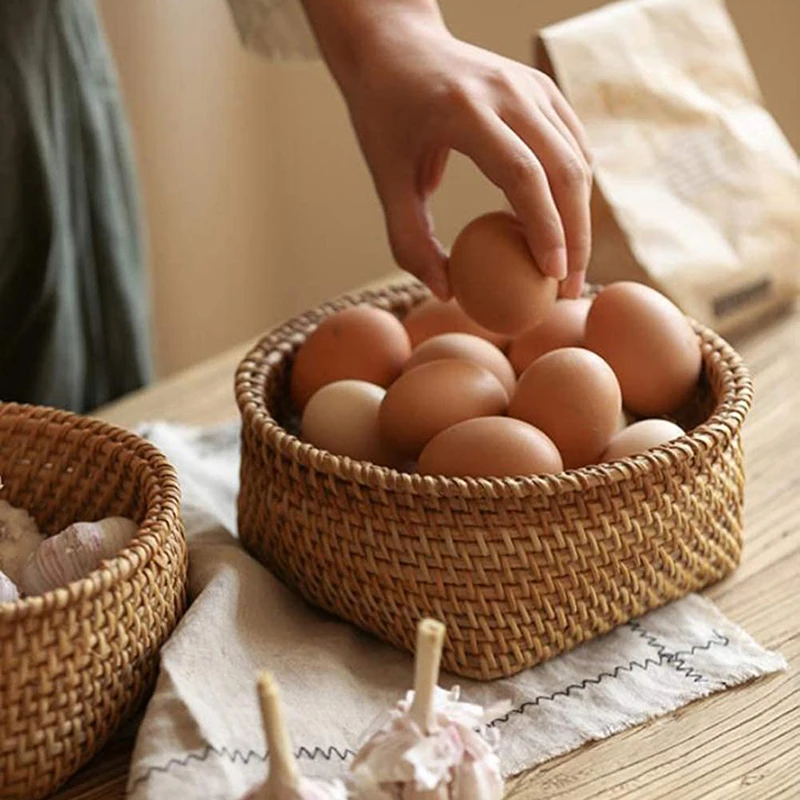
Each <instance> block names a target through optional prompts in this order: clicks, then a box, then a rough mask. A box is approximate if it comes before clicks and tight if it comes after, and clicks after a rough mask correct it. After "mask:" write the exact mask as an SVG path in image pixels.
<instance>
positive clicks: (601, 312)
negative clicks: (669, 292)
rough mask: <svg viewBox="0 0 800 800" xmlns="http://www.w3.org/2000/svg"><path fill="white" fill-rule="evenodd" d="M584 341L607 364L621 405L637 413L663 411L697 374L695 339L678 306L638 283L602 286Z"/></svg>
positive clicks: (679, 399)
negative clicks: (620, 395) (611, 369)
mask: <svg viewBox="0 0 800 800" xmlns="http://www.w3.org/2000/svg"><path fill="white" fill-rule="evenodd" d="M585 345H586V347H588V348H589V349H590V350H593V351H594V352H595V353H598V354H599V355H601V356H602V357H603V358H604V359H605V360H606V361H607V362H608V363H609V364H610V365H611V367H612V368H613V370H614V372H615V373H616V375H617V378H618V379H619V383H620V386H621V387H622V397H623V400H624V402H625V406H626V407H627V408H629V409H630V410H631V411H633V412H635V413H636V414H639V415H641V416H652V417H655V416H660V415H663V414H669V413H671V412H673V411H675V410H676V409H677V408H680V406H681V405H682V404H683V403H684V402H686V401H687V400H688V399H689V398H690V396H691V394H692V392H693V391H694V389H695V387H696V386H697V382H698V379H699V378H700V371H701V368H702V355H701V351H700V342H699V340H698V338H697V336H696V335H695V333H694V331H693V330H692V327H691V325H690V324H689V321H688V320H687V319H686V317H685V316H684V315H683V313H682V312H681V311H680V309H679V308H678V307H677V306H676V305H674V304H673V303H672V302H671V301H670V300H668V299H667V298H666V297H664V295H662V294H660V293H659V292H657V291H655V289H651V288H650V287H649V286H644V285H643V284H640V283H632V282H629V281H622V282H620V283H613V284H611V285H609V286H607V287H606V288H605V289H603V290H602V291H601V292H600V294H599V295H598V296H597V297H596V298H595V300H594V302H593V303H592V307H591V309H590V310H589V316H588V317H587V320H586V340H585Z"/></svg>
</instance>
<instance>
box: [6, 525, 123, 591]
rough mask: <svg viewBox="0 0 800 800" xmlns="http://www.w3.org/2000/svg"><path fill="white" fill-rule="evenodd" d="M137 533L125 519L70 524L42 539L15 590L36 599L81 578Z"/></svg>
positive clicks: (113, 554) (121, 547) (111, 555)
mask: <svg viewBox="0 0 800 800" xmlns="http://www.w3.org/2000/svg"><path fill="white" fill-rule="evenodd" d="M138 529H139V528H138V526H137V525H136V523H135V522H133V521H132V520H130V519H126V518H125V517H107V518H106V519H102V520H99V521H98V522H74V523H73V524H72V525H69V526H67V527H66V528H64V530H63V531H61V532H60V533H57V534H56V535H55V536H51V537H49V538H48V539H45V540H44V541H43V542H42V543H41V544H40V545H39V547H38V548H37V549H36V550H35V551H34V552H33V553H32V554H31V555H30V557H29V558H28V560H27V561H26V563H25V565H24V567H23V569H22V574H21V576H20V580H19V588H20V589H21V590H22V592H23V593H24V594H26V595H38V594H44V593H45V592H48V591H50V590H51V589H56V588H57V587H59V586H66V585H67V584H68V583H71V582H72V581H75V580H79V579H80V578H85V577H86V576H87V575H88V574H89V573H90V572H91V571H92V570H94V569H96V568H97V567H98V566H99V565H100V562H101V561H103V560H104V559H107V558H112V557H113V556H115V555H117V553H119V552H120V551H121V550H122V549H123V548H124V547H125V546H126V545H127V544H128V542H130V540H131V539H132V538H133V537H134V536H135V535H136V532H137V531H138Z"/></svg>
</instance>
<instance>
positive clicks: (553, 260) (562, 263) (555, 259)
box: [542, 247, 567, 281]
mask: <svg viewBox="0 0 800 800" xmlns="http://www.w3.org/2000/svg"><path fill="white" fill-rule="evenodd" d="M542 272H543V273H544V274H545V275H549V276H550V277H551V278H555V279H556V280H557V281H563V280H564V278H566V277H567V251H566V248H564V247H558V248H556V249H555V250H551V251H550V252H549V253H548V254H547V256H545V259H544V264H543V265H542Z"/></svg>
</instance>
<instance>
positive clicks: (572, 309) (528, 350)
mask: <svg viewBox="0 0 800 800" xmlns="http://www.w3.org/2000/svg"><path fill="white" fill-rule="evenodd" d="M591 305H592V301H591V300H589V299H588V298H584V297H582V298H580V299H579V300H558V301H557V302H556V304H555V306H553V310H552V311H550V313H549V314H548V315H547V316H546V317H545V318H544V319H543V320H542V321H541V322H540V323H539V324H538V325H534V326H533V327H532V328H530V329H529V330H527V331H525V333H522V334H520V335H519V336H518V337H517V338H516V339H514V340H513V341H512V342H511V346H510V347H509V349H508V358H509V361H511V364H512V365H513V367H514V369H515V370H516V373H517V375H522V373H523V372H525V370H526V369H527V368H528V366H529V365H530V364H532V363H533V362H534V361H536V359H537V358H539V356H543V355H544V354H545V353H549V352H550V351H551V350H558V349H559V348H560V347H582V346H583V335H584V331H585V329H586V316H587V315H588V313H589V308H590V307H591Z"/></svg>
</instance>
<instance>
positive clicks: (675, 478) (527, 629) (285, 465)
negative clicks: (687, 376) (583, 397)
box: [236, 282, 752, 680]
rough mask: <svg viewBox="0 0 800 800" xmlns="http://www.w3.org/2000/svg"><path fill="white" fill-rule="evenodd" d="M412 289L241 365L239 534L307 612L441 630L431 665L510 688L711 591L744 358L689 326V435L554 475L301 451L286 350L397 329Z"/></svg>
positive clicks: (737, 463)
mask: <svg viewBox="0 0 800 800" xmlns="http://www.w3.org/2000/svg"><path fill="white" fill-rule="evenodd" d="M426 296H427V292H426V290H425V289H424V288H423V287H421V286H420V285H419V284H418V283H416V282H413V283H406V284H400V285H397V286H393V287H390V288H388V289H386V290H382V291H368V292H365V293H362V294H359V295H350V296H345V297H343V298H341V299H339V300H337V301H334V302H330V303H327V304H324V305H322V306H320V307H319V308H317V309H315V310H312V311H310V312H308V313H306V314H304V315H302V316H300V317H297V318H295V319H293V320H291V321H289V322H287V323H286V324H284V325H282V326H281V327H279V328H277V329H275V330H273V331H271V332H270V333H268V334H267V335H266V336H264V337H263V338H262V339H261V341H259V342H258V343H257V344H256V345H255V346H254V347H253V348H252V349H251V350H250V352H249V353H248V354H247V356H246V357H245V358H244V360H243V361H242V362H241V364H240V365H239V368H238V370H237V375H236V396H237V401H238V405H239V410H240V413H241V417H242V462H241V489H240V494H239V507H238V516H239V534H240V537H241V540H242V542H243V543H244V545H245V547H246V548H247V549H248V550H250V551H251V552H252V553H253V554H254V555H255V556H256V557H257V558H259V559H260V560H261V561H262V562H263V563H264V564H265V565H266V566H267V567H268V568H269V569H270V570H272V571H273V572H274V573H275V574H276V575H277V576H278V577H279V578H280V579H281V580H283V581H284V582H286V583H287V584H289V585H291V586H293V587H295V588H296V589H297V591H299V593H300V594H302V595H303V597H305V598H306V599H307V600H309V601H310V602H312V603H314V604H316V605H317V606H319V607H321V608H323V609H325V610H327V611H329V612H332V613H334V614H336V615H338V616H339V617H341V618H343V619H345V620H349V621H350V622H352V623H354V624H355V625H357V626H359V627H361V628H362V629H364V630H366V631H369V632H371V633H373V634H375V635H376V636H378V637H380V638H381V639H383V640H385V641H387V642H390V643H392V644H394V645H396V646H397V647H400V648H404V649H406V650H408V651H412V650H413V648H414V641H415V630H416V625H417V622H418V621H419V619H420V618H422V617H426V616H430V617H435V618H437V619H440V620H442V621H443V622H444V623H446V625H447V642H446V645H445V652H444V656H443V665H444V666H445V668H446V669H448V670H450V671H451V672H452V673H455V674H457V675H460V676H464V677H469V678H476V679H482V680H489V679H494V678H498V677H501V676H509V675H513V674H515V673H517V672H519V671H520V670H522V669H525V668H527V667H531V666H533V665H535V664H538V663H539V662H541V661H544V660H546V659H549V658H552V657H553V656H555V655H558V654H559V653H562V652H565V651H567V650H569V649H571V648H573V647H575V646H576V645H578V644H580V643H581V642H584V641H586V640H588V639H591V638H592V637H594V636H597V635H599V634H602V633H605V632H607V631H609V630H611V629H612V628H614V627H615V626H617V625H620V624H622V623H624V622H626V621H628V620H629V619H631V618H634V617H636V616H639V615H641V614H643V613H645V612H646V611H648V610H650V609H653V608H657V607H659V606H662V605H664V604H665V603H667V602H669V601H671V600H674V599H676V598H679V597H681V596H683V595H685V594H686V593H688V592H691V591H694V590H697V589H700V588H702V587H704V586H707V585H709V584H711V583H714V582H715V581H718V580H719V579H721V578H722V577H723V576H725V575H726V574H727V573H729V572H730V571H731V570H733V569H734V568H735V567H736V566H737V564H738V562H739V558H740V553H741V546H742V501H743V490H744V471H743V458H742V448H741V437H740V434H741V428H742V425H743V422H744V419H745V416H746V415H747V412H748V410H749V408H750V404H751V400H752V389H751V381H750V377H749V374H748V372H747V370H746V368H745V367H744V365H743V364H742V361H741V359H740V357H739V356H738V355H737V354H736V353H735V352H734V351H733V349H732V348H731V347H730V346H729V345H728V344H727V343H726V342H724V341H723V340H722V339H721V338H719V337H718V336H717V335H716V334H714V333H713V332H712V331H710V330H708V329H706V328H704V327H702V326H700V325H697V324H695V323H693V324H694V325H695V330H696V332H697V335H698V337H699V339H700V342H701V344H702V350H703V360H704V369H703V375H702V379H701V382H700V385H699V387H698V390H697V392H696V396H695V397H694V398H693V399H692V401H691V403H690V404H688V405H687V407H686V408H684V409H681V410H680V412H679V413H677V414H676V415H675V416H676V419H677V420H678V421H679V422H680V423H682V425H683V426H684V428H686V429H688V430H689V433H688V434H687V435H686V436H684V437H681V438H680V439H678V440H676V441H675V442H673V443H671V444H669V445H666V446H663V447H660V448H657V449H655V450H652V451H649V452H648V453H647V454H644V455H641V456H636V457H634V458H626V459H621V460H619V461H617V462H614V463H610V464H605V465H600V466H592V467H585V468H582V469H578V470H572V471H570V472H565V473H562V474H560V475H555V476H547V477H535V476H534V477H523V478H519V479H517V478H515V479H505V478H504V479H485V480H484V479H456V478H444V477H434V476H421V475H416V474H406V473H400V472H397V471H394V470H391V469H388V468H384V467H377V466H374V465H372V464H368V463H363V462H357V461H354V460H352V459H349V458H344V457H337V456H335V455H332V454H331V453H328V452H324V451H321V450H318V449H316V448H315V447H313V446H311V445H309V444H306V443H304V442H302V441H300V440H299V439H298V438H297V436H296V431H297V420H296V415H295V414H294V413H293V410H292V408H291V405H290V400H289V393H288V377H289V371H290V369H291V365H292V359H293V353H294V352H295V350H296V349H297V347H298V346H299V345H300V344H301V343H302V342H303V341H304V339H305V337H306V336H307V335H308V334H309V333H310V332H311V331H312V330H313V329H314V328H315V327H316V325H317V324H318V323H319V322H320V321H321V320H322V319H323V318H324V317H325V316H327V315H329V314H331V313H333V312H334V311H336V310H339V309H341V308H344V307H347V306H350V305H353V304H356V303H369V304H372V305H376V306H379V307H382V308H386V309H389V310H391V311H393V312H394V313H396V314H397V315H398V316H400V317H402V316H403V314H405V313H406V312H407V311H408V310H409V309H410V308H411V307H412V306H413V305H415V304H416V303H418V302H420V301H421V300H422V299H423V298H424V297H426Z"/></svg>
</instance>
